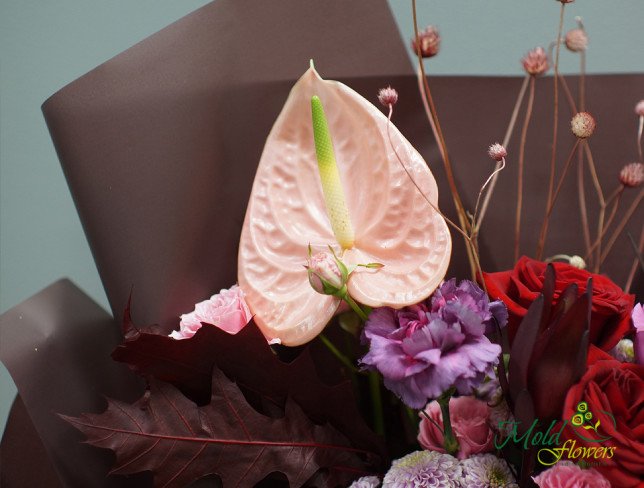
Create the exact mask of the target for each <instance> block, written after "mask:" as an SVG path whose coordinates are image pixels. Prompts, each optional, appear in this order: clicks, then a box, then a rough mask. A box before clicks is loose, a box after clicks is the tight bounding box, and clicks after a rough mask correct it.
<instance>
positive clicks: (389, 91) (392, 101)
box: [378, 86, 398, 107]
mask: <svg viewBox="0 0 644 488" xmlns="http://www.w3.org/2000/svg"><path fill="white" fill-rule="evenodd" d="M378 101H379V102H380V103H381V104H383V105H384V106H385V107H389V105H396V102H397V101H398V92H397V91H396V90H395V89H393V88H392V87H390V86H388V87H387V88H381V89H380V91H379V92H378Z"/></svg>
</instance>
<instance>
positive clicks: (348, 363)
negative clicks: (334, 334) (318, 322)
mask: <svg viewBox="0 0 644 488" xmlns="http://www.w3.org/2000/svg"><path fill="white" fill-rule="evenodd" d="M318 337H319V338H320V340H321V341H322V343H323V344H324V345H325V346H326V347H327V348H328V349H329V351H331V353H333V355H334V356H335V357H336V358H338V359H339V360H340V362H341V363H342V364H344V365H345V366H346V367H347V368H349V370H351V371H352V372H354V373H358V372H359V370H358V368H356V367H355V365H354V364H353V363H352V362H351V361H350V360H349V358H347V357H346V356H345V355H344V354H342V352H340V350H339V349H338V348H337V347H335V346H334V345H333V343H332V342H331V341H330V340H329V339H327V338H326V336H325V335H324V334H319V335H318Z"/></svg>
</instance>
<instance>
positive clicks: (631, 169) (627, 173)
mask: <svg viewBox="0 0 644 488" xmlns="http://www.w3.org/2000/svg"><path fill="white" fill-rule="evenodd" d="M643 181H644V164H642V163H630V164H627V165H626V166H624V167H623V168H622V170H621V171H620V172H619V182H620V183H621V184H622V185H624V186H628V187H629V188H635V187H638V186H640V185H641V184H642V182H643Z"/></svg>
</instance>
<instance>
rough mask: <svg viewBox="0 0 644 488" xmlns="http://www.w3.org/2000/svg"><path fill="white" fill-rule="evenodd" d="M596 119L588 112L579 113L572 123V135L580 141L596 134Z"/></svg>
mask: <svg viewBox="0 0 644 488" xmlns="http://www.w3.org/2000/svg"><path fill="white" fill-rule="evenodd" d="M595 126H596V123H595V119H594V118H593V116H592V115H590V114H589V113H588V112H579V113H577V114H575V116H574V117H573V118H572V120H571V121H570V128H571V129H572V133H573V134H575V135H576V136H577V137H579V138H580V139H586V138H588V137H590V136H592V135H593V132H595Z"/></svg>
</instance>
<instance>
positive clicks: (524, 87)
mask: <svg viewBox="0 0 644 488" xmlns="http://www.w3.org/2000/svg"><path fill="white" fill-rule="evenodd" d="M530 78H532V76H530V75H527V76H526V77H525V78H524V79H523V83H522V84H521V89H520V90H519V95H518V96H517V101H516V102H515V103H514V109H513V110H512V116H511V117H510V123H509V124H508V128H507V129H506V131H505V136H503V147H508V144H509V143H510V138H511V137H512V133H513V132H514V126H515V125H516V122H517V117H518V115H519V109H520V108H521V104H522V103H523V98H524V96H525V92H526V90H527V89H528V82H529V81H530ZM501 164H502V162H501V161H499V162H497V163H496V168H494V171H495V174H494V178H492V182H491V183H490V189H489V190H488V192H487V193H486V194H485V198H484V199H483V205H482V206H481V215H480V217H479V219H478V222H476V223H475V227H474V233H473V235H474V238H475V239H476V237H477V235H478V233H479V230H480V228H481V224H482V223H483V218H484V217H485V213H486V212H487V207H488V205H489V203H490V198H491V197H492V193H493V192H494V187H495V186H496V180H497V179H498V174H497V173H496V171H497V170H498V169H499V168H500V167H501Z"/></svg>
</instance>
